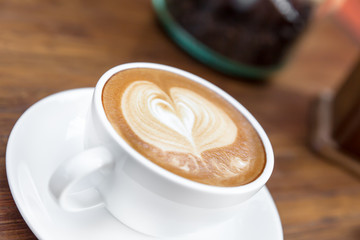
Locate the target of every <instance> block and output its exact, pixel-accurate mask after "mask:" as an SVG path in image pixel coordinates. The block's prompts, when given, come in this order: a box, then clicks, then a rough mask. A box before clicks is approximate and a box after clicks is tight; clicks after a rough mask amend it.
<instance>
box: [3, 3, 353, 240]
mask: <svg viewBox="0 0 360 240" xmlns="http://www.w3.org/2000/svg"><path fill="white" fill-rule="evenodd" d="M358 53H359V48H358V47H357V45H356V44H355V42H353V41H352V40H351V39H350V38H349V37H348V36H347V35H346V34H345V33H344V31H342V30H341V29H340V28H339V26H338V25H337V24H336V23H335V22H334V21H333V20H331V19H330V18H316V19H314V21H313V22H312V24H311V27H310V28H309V30H308V32H307V33H306V34H305V35H304V37H303V38H302V39H301V40H300V42H299V45H298V47H297V48H296V51H295V52H294V54H293V56H292V58H291V60H290V61H289V63H288V65H287V66H286V68H284V69H283V70H282V71H281V72H279V73H278V74H277V75H275V76H274V77H273V78H272V79H270V80H269V81H267V82H266V83H264V84H254V83H251V82H248V81H243V80H242V79H240V78H233V77H228V76H225V75H223V74H221V73H218V72H216V71H213V70H212V69H210V68H208V67H206V66H204V65H202V64H200V63H199V62H197V61H196V60H194V59H192V58H191V57H189V56H188V55H187V54H186V53H184V52H183V51H182V50H180V49H179V48H178V47H177V46H176V45H175V44H174V43H173V42H172V41H170V39H169V38H168V37H167V36H166V34H165V33H164V32H163V30H162V29H161V27H160V26H159V24H158V23H157V21H156V18H155V16H154V12H153V10H152V7H151V3H150V2H149V1H145V0H133V1H119V0H105V1H85V0H74V1H50V0H48V1H46V0H24V1H6V0H3V1H0V239H9V240H10V239H22V240H24V239H35V236H34V235H33V233H32V232H31V231H30V230H29V228H28V227H27V225H26V224H25V222H24V220H23V219H22V217H21V215H20V213H19V212H18V210H17V208H16V205H15V203H14V201H13V198H12V196H11V193H10V190H9V186H8V183H7V178H6V172H5V152H6V144H7V140H8V137H9V134H10V131H11V129H12V127H13V125H14V124H15V122H16V120H17V119H18V118H19V117H20V115H21V114H22V113H23V112H24V111H25V110H26V109H27V108H28V107H30V106H31V105H32V104H34V103H35V102H37V101H38V100H40V99H41V98H43V97H45V96H48V95H50V94H52V93H56V92H59V91H62V90H66V89H72V88H81V87H93V86H94V85H95V83H96V82H97V80H98V78H99V76H100V75H101V74H102V73H104V72H105V71H106V70H107V69H109V68H110V67H113V66H115V65H118V64H121V63H125V62H133V61H149V62H157V63H164V64H168V65H171V66H175V67H179V68H182V69H184V70H187V71H190V72H192V73H195V74H197V75H200V76H202V77H204V78H206V79H208V80H209V81H211V82H213V83H215V84H216V85H218V86H220V87H221V88H223V89H224V90H225V91H227V92H229V93H230V94H231V95H232V96H234V97H235V98H236V99H237V100H239V101H240V102H241V103H243V104H244V105H245V106H246V107H247V108H248V109H249V110H250V112H252V113H253V115H254V116H255V117H256V118H257V119H258V120H259V122H260V123H261V124H262V126H263V127H264V129H265V130H266V132H267V133H268V135H269V137H270V140H271V142H272V144H273V147H274V151H275V159H276V165H275V170H274V173H273V176H272V178H271V180H270V181H269V182H268V184H267V186H268V188H269V190H270V191H271V193H272V196H273V198H274V200H275V202H276V205H277V207H278V210H279V213H280V216H281V219H282V223H283V229H284V236H285V239H287V240H295V239H301V240H303V239H311V240H312V239H320V240H322V239H327V240H330V239H334V240H335V239H347V240H352V239H353V240H355V239H360V180H359V178H357V177H355V176H353V175H351V174H349V173H348V172H346V171H344V170H343V169H341V168H339V167H337V166H334V165H332V164H330V163H329V162H328V161H327V160H326V159H323V158H322V157H320V156H318V155H317V154H315V153H314V152H312V151H311V149H310V148H309V144H308V142H309V141H308V136H309V125H308V123H309V121H310V118H309V110H310V108H311V106H312V102H313V100H314V98H315V97H316V95H317V94H319V93H321V92H322V91H324V90H326V89H335V88H336V87H337V86H338V85H339V84H340V83H341V82H342V81H343V79H344V78H345V76H346V75H347V73H348V72H349V70H350V68H351V66H352V64H353V63H354V61H355V60H356V58H357V56H358Z"/></svg>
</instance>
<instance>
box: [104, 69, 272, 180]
mask: <svg viewBox="0 0 360 240" xmlns="http://www.w3.org/2000/svg"><path fill="white" fill-rule="evenodd" d="M103 106H104V109H105V112H106V115H107V117H108V119H109V121H110V122H111V124H112V126H113V127H114V129H115V130H116V131H117V132H118V133H119V134H120V136H121V137H122V138H123V139H124V140H126V141H127V143H128V144H129V145H130V146H131V147H133V148H134V149H135V150H136V151H138V152H139V153H140V154H142V155H143V156H144V157H146V158H147V159H149V160H150V161H152V162H154V163H155V164H157V165H159V166H160V167H163V168H164V169H166V170H168V171H170V172H173V173H174V174H177V175H180V176H182V177H185V178H188V179H190V180H193V181H197V182H201V183H205V184H209V185H216V186H239V185H243V184H246V183H249V182H251V181H253V180H254V179H256V178H257V177H258V176H259V174H260V173H261V172H262V170H263V168H264V165H265V160H266V159H265V155H264V148H263V145H262V143H261V140H260V138H259V136H258V135H257V133H256V131H255V130H254V129H253V127H252V126H251V124H250V123H249V122H248V121H247V119H246V118H245V117H244V116H243V115H242V114H241V112H239V111H238V110H237V109H236V108H234V107H233V106H231V104H229V103H228V102H227V101H226V100H225V99H223V98H222V97H221V96H220V95H218V94H217V93H215V92H213V91H211V90H210V89H208V88H207V87H205V86H202V85H201V84H198V83H195V82H193V81H192V80H190V79H187V78H185V77H183V76H180V75H177V74H174V73H170V72H167V71H162V70H155V69H146V68H140V69H131V70H126V71H122V72H119V73H117V74H116V75H114V76H113V77H111V79H110V80H109V81H108V82H107V83H106V85H105V87H104V91H103Z"/></svg>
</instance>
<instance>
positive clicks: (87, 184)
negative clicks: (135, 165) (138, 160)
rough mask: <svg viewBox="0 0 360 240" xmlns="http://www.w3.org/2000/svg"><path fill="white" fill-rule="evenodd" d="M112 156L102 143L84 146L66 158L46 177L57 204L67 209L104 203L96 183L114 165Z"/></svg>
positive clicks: (71, 209)
mask: <svg viewBox="0 0 360 240" xmlns="http://www.w3.org/2000/svg"><path fill="white" fill-rule="evenodd" d="M114 164H115V162H114V158H113V156H112V154H111V153H110V152H109V150H108V149H106V148H105V147H102V146H100V147H95V148H90V149H87V150H84V151H83V152H81V153H79V154H77V155H75V156H74V157H72V158H70V159H68V160H66V161H65V162H63V163H62V164H60V166H59V167H58V168H57V169H56V170H55V172H54V174H53V175H52V176H51V178H50V182H49V189H50V192H51V194H52V195H53V196H54V198H55V199H56V201H57V202H58V203H59V205H60V206H61V207H62V208H63V209H65V210H67V211H71V212H78V211H83V210H88V209H93V208H98V207H103V206H104V201H103V198H102V196H101V195H100V193H99V191H98V190H97V189H96V187H97V186H98V185H99V183H101V182H102V181H103V180H104V179H105V177H106V176H107V175H109V174H110V173H111V172H112V170H113V166H114Z"/></svg>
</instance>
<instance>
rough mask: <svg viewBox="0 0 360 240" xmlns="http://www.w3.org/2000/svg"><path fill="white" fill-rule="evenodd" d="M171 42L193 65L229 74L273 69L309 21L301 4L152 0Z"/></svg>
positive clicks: (308, 7) (285, 0) (257, 74)
mask: <svg viewBox="0 0 360 240" xmlns="http://www.w3.org/2000/svg"><path fill="white" fill-rule="evenodd" d="M153 6H154V8H155V10H156V13H157V15H158V18H159V19H160V21H161V23H162V24H163V26H164V27H165V29H166V30H167V32H168V33H169V35H170V36H171V37H172V39H173V40H174V41H175V42H176V43H177V44H178V45H180V46H181V47H182V48H183V49H184V50H185V51H187V52H188V53H189V54H190V55H192V56H193V57H195V58H196V59H198V60H199V61H201V62H203V63H205V64H207V65H209V66H211V67H213V68H215V69H217V70H219V71H221V72H224V73H226V74H230V75H237V76H246V77H251V78H264V77H267V76H268V75H269V74H271V73H273V72H274V71H276V70H278V69H279V68H280V67H281V66H282V65H283V64H284V62H285V61H286V57H287V56H288V53H289V50H290V49H291V48H292V46H293V45H294V43H295V42H296V40H297V39H298V38H299V36H300V35H301V34H302V33H303V31H304V29H306V26H307V24H308V22H309V20H310V19H311V12H312V8H313V4H312V1H307V0H153Z"/></svg>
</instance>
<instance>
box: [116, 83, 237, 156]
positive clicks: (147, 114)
mask: <svg viewBox="0 0 360 240" xmlns="http://www.w3.org/2000/svg"><path fill="white" fill-rule="evenodd" d="M121 109H122V112H123V116H124V118H125V120H126V122H127V123H128V125H129V126H130V128H131V130H132V131H133V132H134V133H135V134H136V135H137V136H138V137H139V138H140V139H142V140H143V141H144V142H146V143H149V144H151V145H153V146H155V147H157V148H159V149H161V150H162V151H166V152H174V153H186V154H192V155H194V156H195V157H199V158H201V154H202V153H203V152H204V151H207V150H210V149H215V148H220V147H224V146H227V145H230V144H232V143H233V142H234V141H235V139H236V136H237V127H236V125H235V124H234V122H233V121H232V119H231V118H230V117H229V116H228V115H227V114H226V113H225V112H224V111H223V110H222V109H220V108H219V107H217V106H216V105H215V104H213V103H211V102H210V101H209V100H207V99H205V98H204V97H202V96H200V95H199V94H197V93H195V92H193V91H191V90H189V89H185V88H180V87H172V88H171V89H170V90H169V94H167V93H166V92H164V91H163V90H162V89H161V88H160V87H159V86H157V85H156V84H154V83H152V82H149V81H136V82H133V83H131V84H130V85H129V86H128V87H127V88H126V90H125V91H124V93H123V96H122V98H121Z"/></svg>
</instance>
